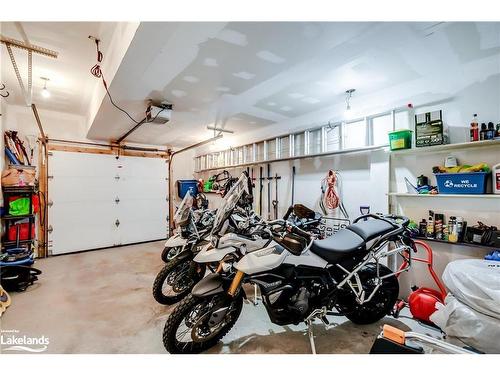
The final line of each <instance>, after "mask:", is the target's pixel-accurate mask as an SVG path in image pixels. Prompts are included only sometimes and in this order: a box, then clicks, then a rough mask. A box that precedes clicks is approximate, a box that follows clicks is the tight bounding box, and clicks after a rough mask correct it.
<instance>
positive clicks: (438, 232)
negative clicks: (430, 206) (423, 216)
mask: <svg viewBox="0 0 500 375" xmlns="http://www.w3.org/2000/svg"><path fill="white" fill-rule="evenodd" d="M441 217H442V215H441V214H436V222H435V224H434V236H435V238H436V240H442V239H443V219H442V218H441Z"/></svg>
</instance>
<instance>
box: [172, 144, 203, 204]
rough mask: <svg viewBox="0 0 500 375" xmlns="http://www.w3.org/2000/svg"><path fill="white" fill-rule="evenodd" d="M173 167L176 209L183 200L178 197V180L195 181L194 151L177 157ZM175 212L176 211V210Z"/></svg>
mask: <svg viewBox="0 0 500 375" xmlns="http://www.w3.org/2000/svg"><path fill="white" fill-rule="evenodd" d="M172 166H173V173H172V174H173V180H174V181H173V183H174V194H173V197H174V207H175V206H177V205H178V204H179V203H180V201H181V199H180V198H179V197H178V195H177V185H176V181H177V180H193V179H197V178H199V177H196V176H195V174H194V150H188V151H185V152H182V153H180V154H178V155H175V156H174V158H173V161H172ZM174 211H175V209H174Z"/></svg>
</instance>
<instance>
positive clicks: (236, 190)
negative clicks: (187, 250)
mask: <svg viewBox="0 0 500 375" xmlns="http://www.w3.org/2000/svg"><path fill="white" fill-rule="evenodd" d="M247 180H248V178H247V176H246V175H245V174H244V173H242V174H241V176H240V178H239V179H238V181H236V183H235V184H234V185H233V186H232V187H231V189H230V190H229V192H228V193H227V194H226V196H225V197H224V198H223V199H222V201H221V203H220V206H219V208H218V209H217V214H216V215H215V220H214V224H213V227H212V234H216V233H217V232H218V231H219V230H220V228H221V227H222V224H224V221H226V219H227V218H228V217H229V215H231V212H232V211H233V209H234V207H236V204H237V203H238V201H239V200H240V198H241V196H242V195H243V193H245V192H246V193H248V183H247Z"/></svg>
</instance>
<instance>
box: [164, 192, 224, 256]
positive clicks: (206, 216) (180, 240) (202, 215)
mask: <svg viewBox="0 0 500 375" xmlns="http://www.w3.org/2000/svg"><path fill="white" fill-rule="evenodd" d="M199 196H200V194H198V195H197V197H196V199H195V198H193V197H192V195H191V193H190V192H189V191H188V192H187V193H186V194H185V195H184V198H183V199H182V201H181V204H180V205H179V207H178V208H177V210H176V212H175V215H174V223H175V224H176V227H177V229H176V230H175V232H174V234H173V235H172V236H170V237H169V238H168V240H167V241H166V242H165V247H164V249H163V251H162V253H161V259H162V260H163V261H164V262H165V263H168V262H170V261H171V260H172V259H173V258H175V257H176V256H177V255H178V254H179V253H180V252H181V251H182V250H183V249H184V248H185V247H186V246H187V245H188V239H189V238H191V234H196V232H198V236H196V237H201V236H202V235H203V234H205V233H208V232H210V229H211V228H212V223H213V219H214V217H215V211H213V210H209V209H208V203H204V202H206V198H205V199H204V198H203V196H202V197H201V198H200V197H199ZM200 200H201V202H202V203H201V205H198V204H197V203H198V202H199V201H200ZM195 206H199V207H201V208H200V209H197V210H194V209H193V208H194V207H195ZM188 211H192V214H193V216H192V219H193V221H194V225H190V224H191V223H189V225H184V226H180V223H181V221H182V222H184V223H187V221H186V220H185V219H186V218H185V216H186V215H187V213H188ZM183 216H184V220H182V219H181V218H182V217H183ZM192 232H194V233H192ZM200 232H201V235H200Z"/></svg>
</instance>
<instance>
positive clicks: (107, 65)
mask: <svg viewBox="0 0 500 375" xmlns="http://www.w3.org/2000/svg"><path fill="white" fill-rule="evenodd" d="M0 41H1V46H0V50H1V52H0V53H1V65H0V69H1V70H0V74H1V76H0V95H1V97H0V105H1V116H0V123H1V128H2V133H3V137H1V138H0V142H1V144H0V146H1V148H2V149H3V150H5V153H4V157H3V158H0V160H1V166H0V168H1V170H2V190H3V194H2V198H1V200H0V203H1V206H2V208H1V209H2V211H1V221H2V227H1V228H2V235H1V241H2V253H1V256H2V258H1V261H0V272H1V285H2V288H1V299H0V302H1V305H0V306H1V309H0V313H1V327H0V328H1V331H2V332H1V335H2V343H1V346H0V351H1V352H2V354H13V353H47V354H70V353H75V354H76V353H78V354H80V353H88V354H100V353H105V354H119V353H124V354H150V353H151V354H152V353H158V354H165V353H167V352H170V353H198V352H202V353H207V354H208V353H209V354H219V353H237V354H243V353H252V354H266V353H272V354H310V353H321V354H368V353H381V352H382V353H384V352H385V353H388V354H390V353H397V352H403V353H410V352H418V353H422V354H431V353H487V354H491V353H496V354H499V353H500V343H499V341H498V340H497V339H496V337H498V335H499V334H500V328H499V327H500V307H499V306H500V297H499V295H500V229H499V228H500V214H499V213H500V22H1V24H0ZM238 189H239V190H238ZM237 194H239V195H237ZM232 197H236V198H237V199H236V200H234V202H233V201H232V200H231V199H230V198H232ZM233 203H234V204H233ZM231 205H232V206H231ZM299 205H300V206H299ZM228 207H229V208H228ZM304 207H305V208H304ZM289 208H293V210H292V209H289ZM306 208H307V209H306ZM240 211H241V212H240ZM183 214H185V215H187V216H186V217H188V219H186V217H184V216H183ZM224 215H225V216H224ZM238 215H239V216H238ZM287 215H288V216H287ZM290 215H291V216H290ZM288 217H291V218H292V219H293V220H295V221H292V219H289V218H288ZM283 218H285V219H284V220H283ZM405 218H408V220H409V222H407V223H405V221H404V220H405ZM183 220H188V221H189V220H192V222H191V221H189V224H185V222H184V221H183ZM204 220H206V221H207V222H206V223H205V221H204ZM277 221H283V222H282V223H275V224H272V222H277ZM183 223H184V224H183ZM192 223H195V224H192ZM273 225H281V226H282V228H283V229H282V232H280V233H281V234H279V235H278V234H277V232H274V230H275V227H273ZM193 226H194V227H193ZM387 226H389V227H387ZM193 228H194V229H193ZM228 228H229V229H228ZM260 228H264V229H262V231H260V230H261V229H260ZM294 228H298V229H296V230H295V229H294ZM374 228H378V229H374ZM380 228H382V229H380ZM387 228H391V229H387ZM276 230H277V229H276ZM398 230H399V231H398ZM294 231H295V232H294ZM188 232H189V233H188ZM304 232H305V234H304ZM227 233H229V234H227ZM249 233H250V234H249ZM269 233H272V236H271V237H266V236H267V235H268V234H269ZM224 236H233V237H231V240H232V241H233V240H234V236H236V237H237V240H234V241H240V242H235V243H236V245H235V244H234V243H232V244H230V247H231V246H232V247H231V249H234V253H235V254H236V255H234V254H233V253H226V254H227V255H226V254H224V255H221V257H220V258H217V259H216V260H215V261H214V260H210V261H206V262H202V261H201V260H200V259H201V255H203V254H204V253H203V252H204V251H207V252H208V251H211V250H212V251H215V252H216V251H217V250H219V253H218V254H221V251H226V250H224V249H225V248H224V246H225V245H224V242H223V239H224V238H229V237H224ZM238 236H240V237H238ZM273 236H274V237H273ZM288 236H292V237H293V236H298V237H300V238H299V240H297V238H296V237H293V238H295V240H294V241H295V242H294V243H299V244H303V242H302V241H306V242H305V244H304V245H302V247H301V248H300V249H299V251H298V252H296V253H295V252H294V251H296V248H294V247H293V245H291V247H288V245H287V242H280V241H284V239H286V238H288ZM342 236H348V237H344V238H347V239H342ZM354 237H355V238H356V239H354ZM259 240H260V241H263V242H262V243H261V242H259V244H260V245H258V246H257V245H255V246H256V248H255V249H253V248H252V246H253V245H252V244H253V243H255V242H256V241H257V242H258V241H259ZM356 240H359V241H360V242H359V243H358V242H355V241H356ZM175 241H181V242H180V245H178V244H176V245H171V244H172V243H174V242H175ZM183 241H184V242H183ZM245 241H252V244H247V242H245ZM346 241H347V242H348V243H347V242H346ZM349 241H350V242H349ZM384 241H389V242H391V241H393V242H394V244H392V242H391V243H389V242H384ZM176 243H178V242H176ZM228 246H229V245H228ZM325 248H327V249H326V250H325ZM266 251H267V252H266ZM259 252H260V255H259ZM333 253H335V255H333ZM198 254H201V255H200V257H198ZM359 254H361V258H357V257H358V256H360V255H359ZM370 254H382V257H381V258H380V259H379V258H377V257H373V258H369V259H371V260H370V262H372V261H376V269H377V271H378V270H379V269H383V270H384V271H383V272H386V270H387V272H390V273H392V276H391V275H387V277H386V278H380V275H379V273H378V272H377V273H376V275H375V276H373V275H372V276H373V277H374V279H373V280H375V283H376V285H377V286H376V287H375V289H373V287H372V289H369V288H368V289H366V291H364V290H360V288H361V289H363V288H364V284H363V283H362V281H361V280H360V279H359V278H358V272H359V273H360V274H362V273H361V271H363V270H364V269H365V268H361V269H360V270H358V271H352V270H353V267H354V266H356V265H357V264H359V262H361V259H364V258H362V257H364V256H367V257H370V256H371V255H370ZM233 255H234V257H233ZM268 255H269V256H270V257H272V256H275V257H278V258H279V257H281V258H282V259H281V261H280V262H281V263H276V265H273V266H271V265H268V264H267V263H266V265H265V266H261V265H259V264H258V261H259V259H264V258H266V256H268ZM186 257H188V258H186ZM231 257H233V258H231ZM252 257H253V258H252ZM341 257H344V258H341ZM345 257H352V259H356V262H357V263H356V264H354V265H353V266H352V267H351V269H348V270H346V268H345V267H347V266H346V265H345V263H340V262H341V261H343V260H344V259H347V258H345ZM167 258H168V259H167ZM235 259H236V260H237V261H235ZM246 259H250V260H249V261H246V263H245V260H246ZM287 259H288V260H287ZM349 259H350V258H349ZM197 260H199V261H198V262H197ZM379 260H380V267H382V268H379ZM231 262H232V263H231ZM302 262H305V263H302ZM315 262H316V263H315ZM318 262H319V263H318ZM174 264H175V267H178V268H174ZM201 264H203V266H201ZM205 264H206V265H205ZM238 264H239V265H240V268H241V269H243V267H247V268H245V269H252V267H257V268H256V269H258V271H255V274H257V275H259V274H260V275H263V273H274V274H275V273H278V274H279V277H278V279H279V281H276V280H274V279H273V281H269V280H268V279H265V281H264V279H259V278H258V276H257V277H256V278H254V277H252V275H253V274H252V273H251V272H244V271H242V270H240V268H238ZM317 264H323V265H322V266H318V265H317ZM341 264H343V265H341ZM370 264H374V263H370ZM429 264H430V265H429ZM302 266H303V267H302ZM182 267H186V268H182ZM258 267H261V268H258ZM287 267H288V268H287ZM308 267H310V268H311V269H314V271H304V272H318V274H315V275H323V273H322V272H327V274H328V275H329V276H328V277H326V279H328V280H327V281H324V283H325V284H321V283H322V282H323V280H324V279H325V277H324V276H321V277H320V276H317V277H318V279H317V280H316V279H314V280H316V281H311V282H310V281H307V280H309V279H307V277H304V278H303V279H302V278H300V277H299V278H298V279H293V280H294V281H293V283H292V284H293V286H290V285H285V286H284V287H283V288H282V290H281V289H280V292H279V293H282V292H283V291H287V290H288V289H293V288H295V287H296V286H297V288H298V289H297V290H295V289H294V291H293V292H290V293H291V294H290V295H288V294H286V293H288V292H284V293H283V294H279V295H278V296H276V297H275V298H276V300H275V301H277V303H283V304H284V306H285V308H284V310H285V312H282V310H283V309H281V310H280V312H279V313H278V312H277V310H275V311H273V312H270V311H269V310H273V307H272V306H271V305H273V304H275V302H274V301H273V299H272V298H271V297H270V296H273V293H278V292H274V291H273V290H275V289H273V288H274V287H275V283H277V284H276V285H280V284H281V283H282V282H284V281H282V280H285V279H286V278H288V277H292V276H288V275H289V272H288V271H287V270H288V269H291V268H293V272H292V271H290V272H292V273H293V275H295V276H296V275H297V274H300V272H302V271H301V270H302V269H304V268H308ZM284 268H286V270H283V269H284ZM332 268H336V269H337V270H336V271H328V270H331V269H332ZM298 269H299V270H298ZM318 269H321V271H318ZM339 269H341V270H342V272H341V271H340V270H339ZM325 270H326V271H325ZM167 271H168V272H170V273H168V272H167ZM351 271H352V272H353V274H350V272H351ZM280 272H284V273H286V275H287V276H281V274H280ZM335 272H337V273H338V274H339V275H342V276H337V273H335ZM162 275H163V276H162ZM346 275H347V276H346ZM364 275H366V273H365V274H364ZM295 276H293V277H295ZM162 277H163V278H162ZM169 277H171V278H172V280H170V279H169ZM181 277H182V280H181ZM238 277H241V279H238ZM262 277H264V276H262ZM308 277H309V276H308ZM314 277H316V276H314ZM344 278H347V279H345V283H344V284H342V285H343V286H342V285H341V286H339V285H340V284H339V282H340V281H341V280H344ZM361 278H363V276H361ZM237 279H238V280H239V282H240V283H242V284H235V283H236V281H235V280H237ZM306 279H307V280H306ZM169 280H170V281H169ZM206 280H208V281H209V282H213V283H215V282H219V283H220V285H219V284H217V285H216V286H214V287H213V289H214V290H215V288H216V287H217V288H221V290H222V288H224V290H225V292H226V291H227V293H226V294H225V292H224V293H223V295H224V296H226V299H224V298H222V297H221V300H219V299H216V297H213V296H214V295H215V296H217V294H211V293H212V291H210V290H208V289H209V287H210V286H211V285H212V284H209V283H208V282H207V281H206ZM242 280H243V281H242ZM286 280H288V279H286ZM297 280H299V281H297ZM363 280H364V281H366V280H365V279H363ZM384 280H391V282H392V280H393V282H395V283H396V285H398V286H397V288H396V289H397V290H396V291H395V292H394V293H395V295H394V300H392V298H393V297H392V295H391V296H390V297H387V296H388V295H389V294H383V293H386V292H383V293H382V292H381V293H382V294H383V295H384V296H386V297H384V298H385V299H383V300H382V299H381V300H380V302H379V305H380V304H383V303H387V304H389V303H390V304H391V306H386V310H387V311H386V314H383V316H381V317H380V318H378V319H377V320H376V321H372V320H370V319H366V320H365V322H366V323H367V324H357V323H356V322H355V321H352V320H351V319H350V318H349V316H351V315H352V314H353V313H352V311H351V310H349V311H348V312H346V311H347V310H345V308H344V310H343V309H342V308H339V307H338V306H337V304H338V303H341V302H338V301H344V300H343V298H345V299H347V297H345V296H344V295H343V294H340V295H339V296H338V297H332V296H337V294H335V293H341V292H338V291H339V290H346V292H345V293H347V294H348V293H351V294H352V295H356V293H358V292H357V291H359V294H357V295H356V298H355V299H356V300H357V301H358V302H356V303H358V304H359V301H360V300H366V304H367V306H371V305H370V303H371V301H370V299H371V298H372V295H371V292H373V298H374V299H376V298H378V297H376V295H378V294H377V293H378V291H381V290H383V289H384V287H385V285H386V284H385V283H386V281H384ZM309 283H311V284H309ZM318 283H319V284H321V285H319V284H318ZM331 283H333V285H334V286H331ZM388 283H389V282H387V284H388ZM166 284H169V287H170V288H172V289H173V290H174V292H173V293H177V294H175V296H176V297H171V296H170V297H168V296H167V297H165V295H164V294H165V293H166V292H165V290H164V288H165V285H166ZM174 284H175V285H174ZM368 284H369V283H368ZM214 285H215V284H214ZM233 285H234V286H235V288H236V287H237V289H234V290H233V289H232V288H233ZM370 285H371V284H370ZM286 287H288V288H286ZM155 288H157V289H156V290H155ZM176 288H177V289H176ZM207 288H208V289H207ZM308 288H310V289H308ZM328 288H331V289H330V291H329V292H328V293H331V294H327V295H328V296H329V297H328V298H327V299H329V300H331V301H335V302H331V303H332V306H336V308H335V309H334V313H333V314H334V315H328V314H327V313H326V310H330V307H329V306H330V305H328V306H326V305H325V306H323V301H324V300H325V298H326V297H325V294H322V293H326V292H324V290H325V289H328ZM379 288H380V289H379ZM388 288H389V287H388ZM226 289H227V290H226ZM190 292H192V294H190ZM233 292H234V293H233ZM268 292H269V293H270V294H269V295H267V294H266V293H268ZM197 293H199V294H197ZM213 293H215V292H213ZM387 293H389V292H387ZM394 293H393V294H394ZM347 294H346V295H347ZM351 294H349V296H351ZM274 295H275V294H274ZM177 296H178V298H177ZM227 296H230V297H227ZM283 296H287V297H283ZM162 297H163V300H161V299H162ZM320 297H321V298H320ZM351 297H352V296H351ZM351 297H349V298H351ZM396 297H397V301H396ZM196 298H198V299H199V300H201V299H203V298H205V299H206V298H214V299H213V300H210V301H212V302H211V303H215V302H213V301H216V302H217V303H221V304H222V305H221V306H223V307H221V308H220V309H219V310H217V311H216V312H211V313H210V314H212V315H209V318H210V319H213V320H210V321H208V322H204V323H203V322H202V320H203V319H205V318H204V316H202V317H201V318H200V317H196V319H195V318H193V319H194V323H193V322H192V323H190V324H192V326H189V325H188V328H192V327H193V326H194V327H195V328H192V329H193V331H192V332H193V333H191V338H192V340H193V342H189V343H187V344H185V345H184V344H182V343H183V342H181V341H179V342H177V341H176V340H177V338H175V337H176V336H175V335H174V336H175V337H174V339H172V334H171V333H169V332H170V331H168V328H169V327H171V326H173V325H175V324H177V323H179V322H180V321H179V319H177V318H176V316H181V315H182V314H188V312H186V311H188V310H187V309H188V305H189V303H192V302H190V301H191V300H193V299H195V300H196ZM227 298H229V300H230V301H229V302H227ZM335 298H338V300H335ZM352 298H354V297H352ZM381 298H382V297H381ZM159 299H160V300H161V301H159ZM239 299H241V300H242V301H243V305H242V308H241V307H239V308H240V309H241V313H239V312H238V307H237V306H236V305H237V302H234V301H240V300H239ZM282 300H283V301H282ZM319 300H321V301H322V302H318V301H319ZM166 301H168V302H166ZM349 301H350V300H349ZM353 301H354V299H353ZM372 301H373V300H372ZM159 302H160V303H159ZM394 302H395V303H394ZM225 303H228V304H229V305H228V306H229V307H227V306H226V305H224V304H225ZM235 304H236V305H235ZM361 305H363V303H361ZM374 305H375V304H374ZM193 306H194V305H193ZM235 306H236V307H235ZM270 306H271V307H270ZM304 306H305V307H304ZM377 306H378V305H377ZM389 307H390V309H389ZM288 308H289V309H290V311H287V310H286V309H288ZM302 309H304V310H302ZM353 309H354V310H355V308H354V307H353ZM367 309H368V308H367ZM373 309H375V307H373ZM193 311H194V310H193ZM356 311H357V310H356ZM34 312H36V314H34ZM273 313H274V314H276V315H274V316H272V314H273ZM232 314H233V315H235V314H236V318H234V319H233V315H232ZM238 314H239V315H238ZM186 316H187V315H186ZM270 316H271V318H270ZM363 316H365V315H363ZM183 317H184V316H183ZM176 319H177V320H176ZM359 319H360V318H359V317H358V321H357V322H358V323H360V320H359ZM185 320H186V321H187V318H186V319H185ZM353 320H356V319H353ZM213 321H215V322H213ZM280 321H281V322H283V323H280ZM226 322H227V323H226ZM284 322H286V324H285V323H284ZM294 323H297V324H294ZM179 324H180V323H179ZM203 324H206V325H207V326H206V327H205V326H204V325H203ZM225 324H227V326H226V325H225ZM232 324H234V326H232ZM226 327H228V329H229V330H228V332H227V333H224V334H222V333H221V332H223V331H224V330H225V329H226ZM195 330H197V331H196V332H197V333H196V334H195V333H194V332H195ZM405 332H406V335H405ZM174 333H175V330H174ZM211 335H213V336H211ZM220 335H222V336H221V337H219V336H220ZM195 336H196V339H195ZM16 337H30V338H40V337H44V338H47V339H48V340H47V342H42V343H40V342H35V343H30V342H24V343H22V344H19V343H18V344H17V345H13V344H12V342H13V341H12V342H10V341H9V340H11V339H13V338H16ZM212 337H215V338H217V340H215V339H213V338H212ZM172 340H173V341H172ZM35 341H36V340H35Z"/></svg>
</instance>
